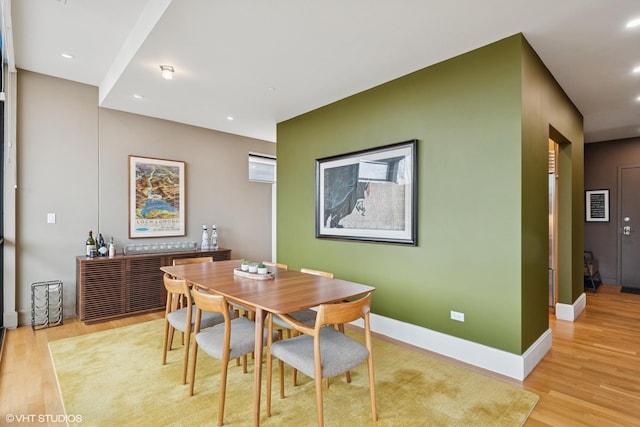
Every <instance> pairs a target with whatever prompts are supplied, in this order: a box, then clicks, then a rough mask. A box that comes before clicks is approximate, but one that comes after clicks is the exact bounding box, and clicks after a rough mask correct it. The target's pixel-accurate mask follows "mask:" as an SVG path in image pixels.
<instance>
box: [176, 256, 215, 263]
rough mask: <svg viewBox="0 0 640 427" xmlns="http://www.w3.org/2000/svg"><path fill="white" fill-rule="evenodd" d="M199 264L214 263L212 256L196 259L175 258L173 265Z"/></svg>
mask: <svg viewBox="0 0 640 427" xmlns="http://www.w3.org/2000/svg"><path fill="white" fill-rule="evenodd" d="M199 262H213V257H212V256H202V257H194V258H174V260H173V265H183V264H196V263H199Z"/></svg>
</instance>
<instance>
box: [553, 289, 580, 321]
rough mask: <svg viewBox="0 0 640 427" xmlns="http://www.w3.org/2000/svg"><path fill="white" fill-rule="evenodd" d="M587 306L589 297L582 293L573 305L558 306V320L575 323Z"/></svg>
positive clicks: (558, 304)
mask: <svg viewBox="0 0 640 427" xmlns="http://www.w3.org/2000/svg"><path fill="white" fill-rule="evenodd" d="M586 306H587V295H586V294H585V293H582V295H580V296H579V297H578V299H576V301H575V302H574V303H573V304H561V303H557V304H556V319H558V320H568V321H569V322H573V321H575V320H576V319H577V318H578V316H580V314H582V312H583V311H584V309H585V308H586Z"/></svg>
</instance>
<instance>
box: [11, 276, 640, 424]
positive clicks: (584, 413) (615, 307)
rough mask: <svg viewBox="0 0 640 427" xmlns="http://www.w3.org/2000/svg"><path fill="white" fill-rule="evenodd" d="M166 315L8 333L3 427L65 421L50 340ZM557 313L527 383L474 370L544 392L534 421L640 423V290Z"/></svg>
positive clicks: (608, 293) (604, 291)
mask: <svg viewBox="0 0 640 427" xmlns="http://www.w3.org/2000/svg"><path fill="white" fill-rule="evenodd" d="M162 317H163V313H162V312H157V313H152V314H146V315H142V316H136V317H131V318H127V319H122V320H117V321H112V322H105V323H99V324H94V325H84V324H83V323H81V322H78V321H76V320H74V319H70V320H65V324H64V325H62V326H57V327H53V328H48V329H42V330H39V331H35V332H34V331H32V330H31V327H20V328H18V329H15V330H10V331H8V333H7V336H6V339H5V348H4V354H3V355H2V359H1V361H0V425H5V421H6V416H7V414H12V415H24V416H28V415H32V416H34V418H33V421H34V422H33V423H22V425H51V426H59V425H64V424H60V423H59V422H56V421H57V420H56V419H55V418H53V419H52V422H49V423H47V422H44V423H39V422H38V421H39V418H38V416H40V415H49V416H52V417H55V416H57V415H61V414H64V410H63V408H62V403H61V401H60V397H59V393H58V388H57V383H56V379H55V373H54V372H53V368H52V366H51V360H50V358H49V350H48V346H47V344H48V342H49V341H52V340H56V339H60V338H66V337H71V336H76V335H82V334H86V333H90V332H94V331H99V330H103V329H109V328H113V327H118V326H124V325H128V324H132V323H137V322H143V321H147V320H151V319H158V318H162ZM549 318H550V320H549V323H550V328H551V330H552V332H553V348H552V350H551V351H550V352H549V353H548V354H547V355H546V356H545V358H544V359H543V361H542V362H541V363H540V364H539V365H538V366H537V367H536V368H535V370H534V371H533V372H532V373H531V374H530V375H529V376H528V377H527V378H526V379H525V381H524V382H519V381H515V380H513V379H509V378H505V377H501V376H499V375H496V374H493V373H490V372H486V371H482V370H480V369H477V368H473V367H469V368H470V369H471V370H474V371H476V372H481V373H483V374H485V375H487V376H490V377H492V378H494V379H497V380H500V381H504V382H508V383H510V384H513V385H515V386H516V387H521V388H524V389H526V390H530V391H532V392H534V393H536V394H538V395H539V396H540V401H539V402H538V404H537V405H536V407H535V409H534V410H533V412H532V414H531V416H530V417H529V419H528V420H527V422H526V424H525V426H526V427H537V426H554V427H556V426H582V425H584V426H640V295H630V294H621V293H620V292H619V288H617V287H612V286H603V287H601V288H600V290H599V291H598V293H595V294H594V293H592V292H588V293H587V308H586V310H585V312H584V313H583V314H582V315H581V316H580V317H579V318H578V319H577V321H576V322H566V321H556V320H555V316H553V315H550V317H549ZM158 339H161V338H160V337H158ZM434 357H438V358H441V359H444V360H447V359H445V358H442V357H441V356H434ZM451 362H452V363H454V364H457V365H462V366H465V365H464V364H461V363H460V362H455V361H451ZM45 420H46V419H45ZM13 424H14V425H15V424H17V423H13Z"/></svg>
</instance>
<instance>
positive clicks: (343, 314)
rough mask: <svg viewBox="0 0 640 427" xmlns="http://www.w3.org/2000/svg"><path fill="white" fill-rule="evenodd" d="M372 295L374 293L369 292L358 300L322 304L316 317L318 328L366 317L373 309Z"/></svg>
mask: <svg viewBox="0 0 640 427" xmlns="http://www.w3.org/2000/svg"><path fill="white" fill-rule="evenodd" d="M371 297H372V294H371V292H369V293H368V294H367V295H365V296H364V297H362V298H360V299H358V300H356V301H352V302H341V303H335V304H321V305H320V306H319V308H318V316H317V317H316V329H317V328H319V327H322V326H324V325H339V324H343V323H349V322H352V321H354V320H357V319H360V318H363V317H365V315H366V314H367V313H369V311H370V310H371Z"/></svg>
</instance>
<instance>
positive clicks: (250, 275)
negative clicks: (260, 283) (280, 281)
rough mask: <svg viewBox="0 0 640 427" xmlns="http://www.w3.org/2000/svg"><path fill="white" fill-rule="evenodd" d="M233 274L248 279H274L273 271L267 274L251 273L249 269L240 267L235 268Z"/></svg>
mask: <svg viewBox="0 0 640 427" xmlns="http://www.w3.org/2000/svg"><path fill="white" fill-rule="evenodd" d="M233 274H234V275H235V276H240V277H246V278H248V279H255V280H270V279H273V277H274V275H273V272H271V271H269V272H267V274H258V273H249V272H248V271H242V270H241V269H240V268H234V269H233Z"/></svg>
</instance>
